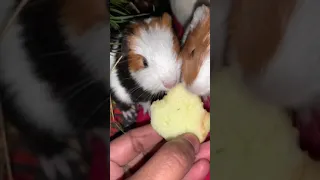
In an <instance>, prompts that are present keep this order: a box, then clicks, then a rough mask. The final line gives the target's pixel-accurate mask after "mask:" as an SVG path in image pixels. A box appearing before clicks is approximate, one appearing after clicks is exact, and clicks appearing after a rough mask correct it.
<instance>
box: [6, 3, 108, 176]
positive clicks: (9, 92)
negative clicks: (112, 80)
mask: <svg viewBox="0 0 320 180" xmlns="http://www.w3.org/2000/svg"><path fill="white" fill-rule="evenodd" d="M21 2H22V1H21V0H16V1H14V0H4V2H3V5H6V7H3V6H2V7H1V10H4V12H1V14H0V15H1V17H0V19H1V20H3V21H5V20H6V17H7V14H8V13H9V14H10V15H12V14H13V11H14V10H15V7H17V6H18V4H19V3H21ZM84 12H85V13H84ZM1 24H5V23H3V22H1ZM108 46H109V24H108V12H107V7H106V2H105V1H104V0H90V1H87V0H45V1H28V2H27V4H26V5H25V6H24V8H23V9H22V10H21V11H20V13H19V14H18V16H17V17H16V19H15V20H14V21H13V24H11V26H10V27H9V28H8V29H7V31H6V33H5V34H4V36H3V37H2V39H1V42H0V85H1V101H2V103H3V110H4V116H5V119H6V120H7V121H10V122H11V123H12V124H13V125H14V126H16V127H17V128H18V130H19V132H20V133H21V135H22V137H23V138H24V139H23V140H25V141H26V142H28V144H29V145H30V148H31V149H32V150H33V152H34V153H35V154H36V155H39V156H40V157H44V159H50V161H51V160H52V159H55V158H56V157H58V156H59V157H60V155H62V154H64V153H65V152H66V151H67V150H68V144H67V142H66V139H67V137H69V136H74V135H77V133H78V132H82V131H85V130H88V129H89V128H91V127H96V126H99V127H100V125H103V124H104V123H108V122H106V120H107V119H108V114H109V103H108V100H109V96H110V95H109V91H110V85H109V77H108V75H109V74H108V72H109V69H108V68H109V67H108V66H109V61H108V58H109V51H108V50H107V48H106V47H108ZM40 159H42V158H40ZM57 161H59V162H60V160H57ZM58 167H65V166H63V165H61V166H58ZM62 172H69V171H66V170H64V171H62ZM49 174H50V173H49ZM64 174H65V173H64ZM51 175H52V173H51ZM66 175H67V176H70V174H68V173H67V174H66ZM52 176H54V175H52ZM52 176H51V177H52Z"/></svg>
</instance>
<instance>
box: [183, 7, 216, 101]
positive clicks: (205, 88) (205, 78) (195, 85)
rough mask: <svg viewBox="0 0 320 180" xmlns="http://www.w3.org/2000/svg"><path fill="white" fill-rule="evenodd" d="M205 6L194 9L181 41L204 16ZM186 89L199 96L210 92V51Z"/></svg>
mask: <svg viewBox="0 0 320 180" xmlns="http://www.w3.org/2000/svg"><path fill="white" fill-rule="evenodd" d="M206 8H207V7H206V6H205V5H202V6H199V7H198V8H197V9H196V10H195V12H194V16H193V18H192V20H191V23H190V24H189V26H188V29H187V31H186V33H185V34H184V38H183V42H184V41H185V40H186V39H187V36H188V34H189V33H190V32H192V31H193V30H194V28H196V27H197V25H198V24H199V22H201V21H202V20H203V19H204V18H205V9H206ZM187 89H188V90H189V91H191V92H193V93H195V94H197V95H200V96H208V95H209V94H210V53H208V54H207V56H206V58H205V59H204V61H203V64H202V65H201V68H200V71H199V73H198V75H197V77H196V79H195V80H194V81H193V82H192V84H191V85H190V86H188V87H187Z"/></svg>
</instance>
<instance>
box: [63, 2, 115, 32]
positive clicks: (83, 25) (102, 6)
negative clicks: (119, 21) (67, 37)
mask: <svg viewBox="0 0 320 180" xmlns="http://www.w3.org/2000/svg"><path fill="white" fill-rule="evenodd" d="M60 1H62V2H63V6H62V9H61V16H62V23H63V24H65V25H66V26H68V27H70V28H71V29H72V30H73V31H75V32H76V33H77V34H78V35H81V34H83V33H84V32H86V31H87V30H88V29H90V28H92V27H93V26H94V25H95V24H97V23H100V22H107V20H108V18H109V16H108V14H109V13H108V10H107V7H106V2H105V0H60Z"/></svg>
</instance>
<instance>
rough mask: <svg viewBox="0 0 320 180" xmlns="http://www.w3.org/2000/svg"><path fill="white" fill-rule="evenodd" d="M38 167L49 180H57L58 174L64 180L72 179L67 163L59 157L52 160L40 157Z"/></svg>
mask: <svg viewBox="0 0 320 180" xmlns="http://www.w3.org/2000/svg"><path fill="white" fill-rule="evenodd" d="M39 160H40V165H41V167H42V170H43V172H44V174H45V175H46V177H47V178H48V179H49V180H58V179H60V178H58V174H60V175H61V176H63V177H64V179H70V180H71V179H72V171H71V168H70V166H69V164H68V162H67V161H66V160H65V159H64V158H61V157H59V156H55V157H53V158H47V157H41V158H40V159H39Z"/></svg>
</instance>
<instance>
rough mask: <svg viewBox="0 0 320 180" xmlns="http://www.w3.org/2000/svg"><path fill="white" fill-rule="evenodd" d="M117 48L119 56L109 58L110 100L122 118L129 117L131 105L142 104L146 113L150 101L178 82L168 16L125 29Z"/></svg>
mask: <svg viewBox="0 0 320 180" xmlns="http://www.w3.org/2000/svg"><path fill="white" fill-rule="evenodd" d="M121 44H122V47H121V53H118V54H114V55H112V56H111V66H110V68H111V69H112V68H113V67H114V69H113V70H112V71H111V79H110V81H111V82H110V86H111V93H112V95H111V96H112V99H113V100H115V101H116V102H117V105H119V107H120V109H121V110H123V111H124V115H125V116H126V117H131V116H134V114H133V113H134V111H131V106H132V105H133V104H135V103H140V104H142V105H143V107H144V111H145V112H147V111H148V110H149V106H150V103H151V101H152V100H153V99H155V98H160V97H161V96H163V95H164V94H165V93H166V91H168V90H169V89H171V88H172V87H174V86H175V85H176V84H177V83H178V82H179V80H180V72H181V71H180V69H181V61H180V60H179V58H178V54H179V51H180V43H179V41H178V39H177V37H176V35H175V34H174V32H173V28H172V19H171V16H170V15H169V14H168V13H164V14H163V15H162V16H161V17H150V18H146V19H144V20H142V21H136V22H133V23H132V24H130V25H128V27H127V28H126V29H125V30H124V33H123V35H122V43H121ZM114 65H115V66H114ZM126 117H125V118H126ZM126 119H127V118H126Z"/></svg>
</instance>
